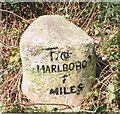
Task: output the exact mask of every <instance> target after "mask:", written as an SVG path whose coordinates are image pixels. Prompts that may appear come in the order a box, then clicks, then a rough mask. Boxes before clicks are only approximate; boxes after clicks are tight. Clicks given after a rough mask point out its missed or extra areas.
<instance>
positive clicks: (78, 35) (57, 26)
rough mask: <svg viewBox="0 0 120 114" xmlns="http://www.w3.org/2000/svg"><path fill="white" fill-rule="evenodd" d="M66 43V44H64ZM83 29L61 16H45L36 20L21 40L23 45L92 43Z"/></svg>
mask: <svg viewBox="0 0 120 114" xmlns="http://www.w3.org/2000/svg"><path fill="white" fill-rule="evenodd" d="M63 42H64V43H63ZM92 42H93V39H92V38H91V37H89V36H88V35H87V34H86V33H85V32H84V31H83V30H82V29H80V28H79V27H77V26H76V25H74V24H73V23H71V22H69V21H68V20H67V19H65V18H64V17H63V16H60V15H44V16H40V17H39V18H38V19H36V20H35V21H34V22H32V24H31V25H30V26H29V27H28V28H27V29H26V31H25V32H24V33H23V35H22V38H21V45H26V43H27V45H29V46H37V45H38V46H40V45H42V46H43V45H44V46H45V47H46V46H51V45H54V46H58V45H59V44H60V45H61V44H62V45H68V46H69V45H75V44H77V45H78V44H81V43H84V44H88V43H92ZM60 45H59V46H60Z"/></svg>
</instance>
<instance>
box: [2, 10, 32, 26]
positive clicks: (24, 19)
mask: <svg viewBox="0 0 120 114" xmlns="http://www.w3.org/2000/svg"><path fill="white" fill-rule="evenodd" d="M0 11H1V12H7V13H10V14H13V15H14V16H16V17H18V18H20V19H22V20H23V21H25V22H26V23H27V24H30V22H29V21H28V20H26V19H25V18H23V17H21V16H19V15H17V14H15V13H13V12H12V11H8V10H4V9H0Z"/></svg>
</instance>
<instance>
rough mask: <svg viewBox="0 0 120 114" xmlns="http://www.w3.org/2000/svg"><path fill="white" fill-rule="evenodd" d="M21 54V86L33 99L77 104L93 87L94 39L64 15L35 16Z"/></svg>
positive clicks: (24, 36) (21, 44) (25, 33)
mask: <svg viewBox="0 0 120 114" xmlns="http://www.w3.org/2000/svg"><path fill="white" fill-rule="evenodd" d="M20 55H21V59H22V65H23V80H22V90H23V92H24V93H25V94H26V96H27V97H28V98H29V99H30V100H31V102H41V103H58V104H59V103H60V104H61V103H62V104H67V105H70V106H78V105H80V99H81V98H82V97H83V96H84V95H85V94H86V93H88V91H89V90H90V89H91V87H92V84H93V77H95V68H96V66H95V64H96V63H95V54H94V43H93V39H92V38H90V37H89V36H88V35H87V34H86V33H85V32H84V31H83V30H81V29H80V28H79V27H77V26H75V25H74V24H73V23H71V22H69V21H68V20H66V19H65V18H63V17H62V16H58V15H46V16H41V17H39V18H38V19H37V20H35V21H34V22H33V23H32V24H31V25H30V26H29V27H28V28H27V30H26V31H25V32H24V33H23V35H22V38H21V42H20ZM78 94H79V95H78ZM56 107H58V106H56Z"/></svg>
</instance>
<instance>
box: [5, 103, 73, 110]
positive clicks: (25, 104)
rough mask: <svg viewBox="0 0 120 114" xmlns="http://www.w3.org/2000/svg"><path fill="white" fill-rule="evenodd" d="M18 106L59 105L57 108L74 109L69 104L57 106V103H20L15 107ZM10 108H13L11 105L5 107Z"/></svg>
mask: <svg viewBox="0 0 120 114" xmlns="http://www.w3.org/2000/svg"><path fill="white" fill-rule="evenodd" d="M18 105H23V106H33V105H57V106H65V107H68V108H70V109H72V107H71V106H69V105H67V104H57V103H19V104H14V106H18ZM9 106H13V105H12V104H10V105H4V107H9Z"/></svg>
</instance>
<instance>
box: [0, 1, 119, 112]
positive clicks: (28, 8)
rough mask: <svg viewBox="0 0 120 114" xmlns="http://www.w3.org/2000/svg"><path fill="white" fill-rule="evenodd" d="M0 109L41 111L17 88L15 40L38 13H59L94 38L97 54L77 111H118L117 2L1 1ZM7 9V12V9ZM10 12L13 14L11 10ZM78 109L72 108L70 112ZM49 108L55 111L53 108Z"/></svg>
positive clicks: (18, 67)
mask: <svg viewBox="0 0 120 114" xmlns="http://www.w3.org/2000/svg"><path fill="white" fill-rule="evenodd" d="M2 8H3V9H4V12H3V17H2V30H1V32H0V42H1V43H2V44H3V49H2V61H3V72H2V74H1V77H2V78H3V84H2V85H1V86H0V87H1V88H2V90H3V94H2V102H3V107H2V111H5V112H36V111H37V112H40V111H42V112H45V111H47V109H46V108H41V104H39V108H38V107H35V106H34V105H30V104H29V102H28V100H27V98H26V96H25V95H23V93H22V91H21V88H20V86H21V77H22V69H21V60H20V56H19V42H20V37H21V34H22V33H23V32H24V31H25V29H26V28H27V27H28V26H29V25H30V23H31V22H32V21H33V20H35V19H36V18H37V17H39V16H41V15H50V14H53V15H55V14H58V15H63V16H64V17H65V18H67V19H68V20H69V21H71V22H73V23H74V24H76V25H77V26H78V27H80V28H82V29H83V30H84V31H86V32H87V33H88V34H89V35H90V36H91V37H92V38H93V39H94V41H95V50H96V56H97V70H96V79H95V80H96V83H95V85H94V86H93V88H92V90H91V92H89V93H88V95H87V97H85V98H84V99H83V100H82V101H81V102H82V103H81V104H82V105H81V107H80V111H87V112H112V111H113V112H119V111H120V74H119V71H120V65H119V59H120V53H119V48H120V32H119V31H120V30H119V13H120V11H119V8H120V4H113V3H90V2H87V3H15V4H12V3H3V5H2ZM9 11H10V12H9ZM12 12H14V13H12ZM25 104H26V105H25ZM76 110H77V111H79V107H78V108H77V107H74V108H73V109H71V111H76ZM53 111H56V112H57V111H59V110H57V109H54V110H53Z"/></svg>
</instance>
